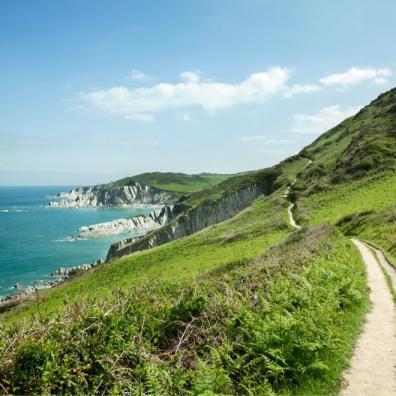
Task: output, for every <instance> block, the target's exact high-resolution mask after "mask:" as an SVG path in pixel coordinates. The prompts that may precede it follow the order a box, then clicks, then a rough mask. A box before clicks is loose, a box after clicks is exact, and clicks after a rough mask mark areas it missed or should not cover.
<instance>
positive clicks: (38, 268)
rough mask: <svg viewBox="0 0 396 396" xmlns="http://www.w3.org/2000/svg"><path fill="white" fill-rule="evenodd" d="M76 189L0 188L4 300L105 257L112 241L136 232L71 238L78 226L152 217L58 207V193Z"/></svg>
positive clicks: (0, 282)
mask: <svg viewBox="0 0 396 396" xmlns="http://www.w3.org/2000/svg"><path fill="white" fill-rule="evenodd" d="M72 188H74V187H73V186H46V187H44V186H40V187H0V299H1V298H4V297H5V296H7V295H9V294H13V293H14V292H15V290H16V289H15V288H14V286H15V285H16V284H19V285H20V287H22V288H26V287H28V286H30V285H32V284H34V283H36V282H38V283H41V282H46V281H49V280H51V279H53V278H52V277H51V276H50V273H51V272H52V271H54V270H56V269H58V268H60V267H72V266H74V265H79V264H86V263H91V262H93V261H95V260H97V259H102V260H103V259H105V258H106V255H107V251H108V249H109V246H110V245H111V243H113V242H115V241H118V240H121V239H123V238H126V237H130V236H133V234H130V233H128V234H118V235H114V236H111V237H104V238H96V239H86V240H73V239H72V238H70V237H71V236H72V235H76V234H77V230H78V228H79V227H81V226H84V225H90V224H96V223H103V222H106V221H111V220H114V219H119V218H124V217H130V216H135V215H139V214H148V213H149V212H150V211H151V210H152V208H133V207H126V208H118V207H108V208H55V207H48V206H47V204H48V202H49V201H56V200H57V198H56V194H57V193H59V192H60V191H70V190H71V189H72Z"/></svg>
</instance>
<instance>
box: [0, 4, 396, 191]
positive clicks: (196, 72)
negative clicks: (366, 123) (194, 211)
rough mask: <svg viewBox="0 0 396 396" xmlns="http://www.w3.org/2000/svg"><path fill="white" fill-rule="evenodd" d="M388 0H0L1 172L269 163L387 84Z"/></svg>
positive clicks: (88, 176) (19, 174) (71, 176)
mask: <svg viewBox="0 0 396 396" xmlns="http://www.w3.org/2000/svg"><path fill="white" fill-rule="evenodd" d="M395 15H396V2H395V1H394V0H389V1H387V0H382V1H381V2H378V0H377V1H368V0H359V1H354V0H347V1H341V0H340V1H332V2H330V1H327V0H326V1H322V0H304V1H294V0H289V1H286V0H284V1H265V0H239V1H238V0H196V1H195V0H194V1H193V0H190V1H186V0H180V1H173V0H168V1H159V0H157V1H151V0H144V1H133V0H129V1H126V0H125V1H124V0H112V1H104V0H57V1H52V0H49V1H42V0H35V1H31V0H17V1H15V0H2V1H0V82H1V85H0V185H87V184H96V183H103V182H108V181H111V180H116V179H118V178H121V177H124V176H131V175H134V174H139V173H142V172H149V171H164V172H165V171H166V172H172V171H173V172H185V173H200V172H220V173H232V172H239V171H245V170H252V169H258V168H263V167H267V166H271V165H273V164H275V163H277V162H279V161H280V160H282V159H284V158H286V157H287V156H289V155H293V154H296V153H298V151H299V150H301V148H303V147H304V146H305V145H307V144H309V143H310V142H312V141H313V140H314V139H315V138H316V137H317V136H319V135H320V134H321V133H323V132H325V131H326V130H328V129H329V128H331V127H333V126H335V125H336V124H338V123H339V122H340V121H342V120H343V119H344V118H346V117H348V116H351V115H353V114H354V113H356V112H357V111H358V110H359V109H360V108H361V107H362V106H364V105H366V104H368V103H369V102H370V101H371V100H373V99H374V98H375V97H376V96H378V95H379V94H380V93H382V92H384V91H386V90H388V89H390V88H392V87H394V86H395V85H396V58H395V54H396V40H395V37H396V23H394V16H395Z"/></svg>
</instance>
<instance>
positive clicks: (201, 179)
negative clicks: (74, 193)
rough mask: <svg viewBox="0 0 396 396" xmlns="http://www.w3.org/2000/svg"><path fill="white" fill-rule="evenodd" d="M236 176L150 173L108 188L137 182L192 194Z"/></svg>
mask: <svg viewBox="0 0 396 396" xmlns="http://www.w3.org/2000/svg"><path fill="white" fill-rule="evenodd" d="M233 176H235V175H232V174H218V173H200V174H196V175H188V174H186V173H173V172H150V173H142V174H140V175H136V176H132V177H125V178H123V179H120V180H117V181H115V182H112V183H109V184H108V185H107V186H112V187H121V186H128V185H131V184H133V183H134V182H135V181H137V182H139V183H141V184H146V185H150V186H153V187H156V188H158V189H160V190H165V191H169V192H174V193H178V194H190V193H192V192H195V191H199V190H203V189H205V188H208V187H212V186H215V185H216V184H219V183H221V182H222V181H224V180H227V179H229V178H230V177H233Z"/></svg>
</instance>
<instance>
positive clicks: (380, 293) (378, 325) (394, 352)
mask: <svg viewBox="0 0 396 396" xmlns="http://www.w3.org/2000/svg"><path fill="white" fill-rule="evenodd" d="M288 194H289V189H287V190H286V191H285V194H284V196H285V198H288ZM293 208H294V204H291V205H290V206H289V207H288V213H289V221H290V225H291V226H292V227H293V228H296V229H300V228H301V226H299V225H298V224H297V223H296V221H295V219H294V217H293V212H292V210H293ZM352 242H353V243H354V245H355V246H356V247H357V249H358V250H359V252H360V254H361V256H362V259H363V261H364V263H365V265H366V268H367V284H368V287H369V288H370V301H371V304H372V307H371V310H370V312H369V313H368V315H367V318H366V323H365V324H364V327H363V331H362V333H361V334H360V336H359V339H358V342H357V344H356V347H355V350H354V353H353V356H352V359H351V362H350V368H349V369H348V370H347V371H346V372H345V373H344V376H343V381H342V382H343V389H342V390H341V392H340V396H395V395H396V310H395V305H394V301H393V297H392V293H391V290H390V288H389V286H388V284H387V282H386V278H385V275H384V272H385V273H386V274H387V275H388V278H389V280H390V283H391V284H392V287H393V289H394V290H396V271H395V269H394V268H393V267H392V266H391V265H390V264H389V263H388V262H387V260H386V258H385V256H384V255H383V253H382V252H381V251H380V250H378V249H375V248H371V247H369V246H368V245H366V244H364V243H363V242H361V241H359V240H356V239H352Z"/></svg>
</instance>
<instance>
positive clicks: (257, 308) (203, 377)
mask: <svg viewBox="0 0 396 396" xmlns="http://www.w3.org/2000/svg"><path fill="white" fill-rule="evenodd" d="M365 303H366V297H365V289H364V271H363V269H362V265H361V263H360V261H359V258H358V255H357V254H355V252H354V251H353V250H351V249H349V245H348V244H346V243H345V239H343V237H341V236H340V235H339V234H337V233H336V232H335V231H334V230H332V229H326V228H320V229H316V230H312V229H311V230H306V231H303V232H301V233H299V234H296V235H294V236H292V237H291V238H289V240H288V241H286V242H285V243H283V244H281V245H279V246H277V247H275V248H273V249H270V250H269V251H268V252H267V253H266V254H265V255H264V256H263V257H261V258H260V259H258V260H255V261H253V262H250V263H249V262H246V261H241V262H239V263H235V264H234V265H232V266H231V267H227V268H226V269H224V271H220V270H217V271H213V272H212V273H209V274H208V275H206V276H202V277H201V278H199V279H196V280H191V281H183V282H180V283H175V282H160V281H157V282H152V283H151V284H149V285H141V286H140V287H134V288H133V289H131V290H130V292H117V293H114V294H113V296H111V297H109V298H107V299H104V300H99V301H97V300H94V299H91V300H86V301H81V302H80V303H79V304H76V305H75V306H66V307H65V309H64V310H63V312H60V313H59V315H58V317H57V318H56V319H54V320H51V321H49V320H43V319H41V318H40V317H36V318H33V319H32V320H31V321H30V322H28V323H26V324H25V325H24V326H19V327H18V328H4V327H1V325H0V339H1V343H0V384H1V386H0V393H2V392H4V393H24V394H26V393H29V394H35V393H63V394H81V393H83V394H103V393H105V394H109V393H111V394H113V393H114V394H120V393H123V394H131V395H142V394H147V395H177V394H180V395H187V394H190V395H191V394H192V395H215V394H216V395H221V394H223V395H225V394H227V395H229V394H238V395H243V394H246V395H272V394H274V392H278V391H282V390H283V391H287V390H290V389H299V387H301V386H304V384H306V383H308V382H310V381H313V380H315V381H319V383H320V386H321V387H322V386H323V384H327V385H326V386H328V387H333V388H332V389H334V387H335V386H336V384H337V379H338V375H339V373H340V371H341V369H342V367H343V365H344V363H345V358H346V356H347V353H348V346H349V344H350V342H349V341H348V340H350V339H351V337H353V333H354V328H353V327H351V325H350V324H349V322H350V318H351V315H352V314H353V315H355V316H354V317H357V318H360V317H361V314H362V312H363V311H364V308H365ZM357 323H359V320H357ZM355 330H356V329H355ZM334 384H335V385H334Z"/></svg>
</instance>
